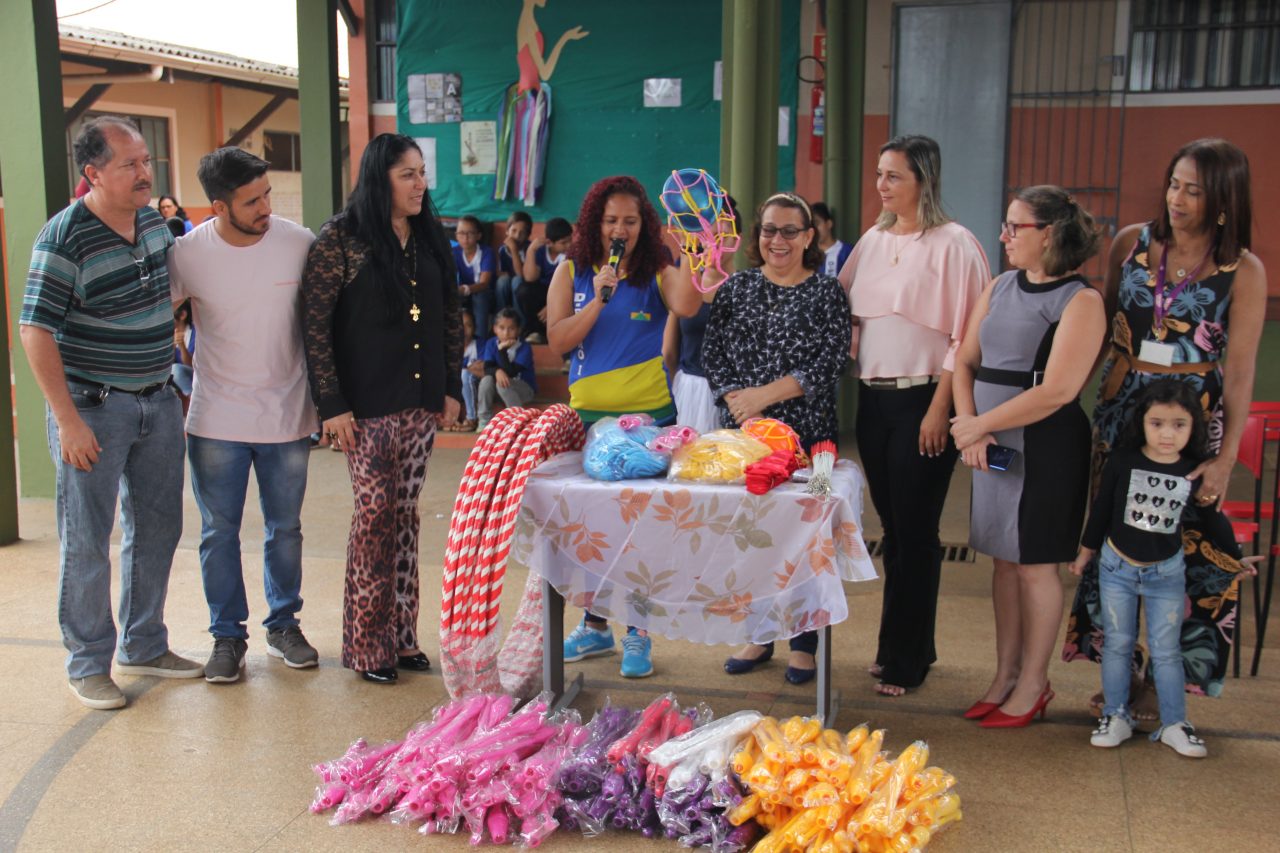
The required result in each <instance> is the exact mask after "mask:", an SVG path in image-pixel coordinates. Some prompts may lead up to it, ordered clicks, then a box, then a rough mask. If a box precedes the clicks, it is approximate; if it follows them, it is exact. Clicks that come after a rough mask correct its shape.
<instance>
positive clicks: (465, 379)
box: [443, 314, 484, 432]
mask: <svg viewBox="0 0 1280 853" xmlns="http://www.w3.org/2000/svg"><path fill="white" fill-rule="evenodd" d="M481 376H484V362H483V361H481V360H480V350H479V345H478V344H477V343H476V321H475V320H474V319H473V318H472V317H471V315H470V314H463V315H462V418H463V419H462V420H460V421H458V422H457V423H456V424H454V425H453V426H451V427H443V429H444V431H445V432H475V428H476V388H477V386H479V384H480V377H481Z"/></svg>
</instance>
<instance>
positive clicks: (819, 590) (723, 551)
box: [511, 452, 876, 716]
mask: <svg viewBox="0 0 1280 853" xmlns="http://www.w3.org/2000/svg"><path fill="white" fill-rule="evenodd" d="M862 486H863V477H862V472H861V471H860V470H859V468H858V466H857V465H856V464H854V463H853V462H850V461H848V460H840V461H839V462H837V464H836V468H835V471H834V472H833V474H832V490H831V494H830V495H829V496H828V497H815V496H813V495H810V494H808V493H807V492H806V487H805V484H803V483H798V482H789V483H784V484H783V485H781V486H778V487H777V488H775V489H773V490H771V491H769V492H767V493H765V494H763V495H753V494H751V493H749V492H748V491H747V490H746V489H745V488H744V487H742V486H726V485H703V484H693V483H679V482H669V481H667V480H665V479H650V480H626V481H622V482H613V483H610V482H601V481H598V480H593V479H591V478H590V477H588V476H587V475H586V474H584V473H583V471H582V454H581V453H576V452H575V453H562V454H560V455H558V456H555V457H553V458H552V459H549V460H547V461H546V462H544V463H543V464H542V465H541V466H539V467H538V468H537V469H535V470H534V471H533V473H532V475H531V476H530V477H529V481H528V484H527V486H526V487H525V493H524V499H523V502H522V503H521V507H520V514H519V517H518V519H517V521H516V531H515V537H514V539H513V541H512V547H511V556H512V559H513V560H515V561H516V562H517V563H521V564H524V565H526V566H528V568H529V569H530V570H531V571H533V572H534V573H535V574H537V575H539V576H540V577H541V578H542V579H543V581H544V592H545V593H546V594H547V596H546V605H547V611H548V613H547V617H548V618H547V620H546V622H545V623H544V624H545V625H546V627H547V629H548V630H546V631H545V632H544V634H545V643H546V646H545V660H544V682H546V686H547V688H548V689H550V690H552V691H553V692H555V693H560V692H562V690H563V666H564V664H563V659H562V654H563V648H562V637H563V623H562V621H561V620H562V618H563V616H562V613H563V601H562V600H561V597H563V599H564V600H567V601H568V602H569V603H570V604H572V605H573V606H575V607H582V608H588V609H590V610H591V612H592V613H597V614H599V615H600V616H604V617H607V618H609V619H610V620H613V621H616V622H619V623H623V624H627V625H634V626H636V627H638V628H643V629H645V630H648V631H651V632H653V633H655V634H660V635H662V636H664V637H669V638H671V639H681V640H691V641H695V642H702V643H727V644H742V643H747V642H752V643H768V642H771V641H775V640H785V639H788V638H790V637H794V636H795V635H797V634H800V633H802V632H804V631H819V654H818V666H819V677H818V681H819V713H820V714H822V715H823V716H826V714H827V713H828V712H829V711H830V710H831V705H830V702H829V689H830V678H829V667H830V643H829V638H830V626H832V625H834V624H837V623H839V622H842V621H844V620H845V619H846V618H848V615H849V609H848V603H847V599H846V597H845V592H844V587H843V582H844V581H866V580H873V579H874V578H875V577H876V570H875V566H874V565H873V564H872V562H871V559H870V557H869V556H868V555H867V549H866V546H865V544H864V543H863V540H862ZM554 593H558V595H556V594H554ZM553 611H554V612H553ZM824 693H825V694H826V696H824Z"/></svg>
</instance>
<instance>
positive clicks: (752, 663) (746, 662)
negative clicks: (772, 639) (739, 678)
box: [724, 643, 773, 675]
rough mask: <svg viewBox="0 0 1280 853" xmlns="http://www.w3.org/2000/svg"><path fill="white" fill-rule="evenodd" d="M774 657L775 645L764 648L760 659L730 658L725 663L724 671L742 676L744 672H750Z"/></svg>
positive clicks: (771, 644)
mask: <svg viewBox="0 0 1280 853" xmlns="http://www.w3.org/2000/svg"><path fill="white" fill-rule="evenodd" d="M772 657H773V643H770V644H769V645H767V646H765V647H764V651H763V652H762V653H761V654H760V657H758V658H751V659H747V658H728V659H726V660H725V662H724V671H725V672H727V673H729V674H730V675H742V674H743V673H744V672H750V671H751V670H753V669H755V668H756V667H758V666H760V664H762V663H764V662H765V661H767V660H769V659H770V658H772Z"/></svg>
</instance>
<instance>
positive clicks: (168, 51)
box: [58, 24, 347, 89]
mask: <svg viewBox="0 0 1280 853" xmlns="http://www.w3.org/2000/svg"><path fill="white" fill-rule="evenodd" d="M58 37H59V39H60V42H61V46H62V48H63V50H65V51H67V52H68V53H78V54H81V55H84V56H105V57H108V58H111V59H121V60H127V61H134V62H144V63H151V64H160V65H171V66H172V67H174V68H175V69H183V70H189V71H197V70H198V71H203V72H205V73H208V74H211V75H214V76H229V77H235V78H239V79H247V80H253V81H255V82H261V83H271V84H274V85H277V86H290V87H292V88H297V86H298V69H297V68H294V67H292V66H289V65H277V64H276V63H274V62H262V61H259V60H256V59H246V58H244V57H242V56H233V55H232V54H229V53H220V52H218V51H213V50H203V49H201V48H195V47H186V46H184V45H179V44H171V43H169V42H164V41H159V40H156V39H148V38H142V37H140V36H131V35H127V34H125V33H117V32H112V31H111V30H100V29H97V28H95V27H77V26H72V25H70V24H59V25H58ZM338 83H339V87H340V88H342V89H346V88H347V81H346V79H345V78H339V80H338Z"/></svg>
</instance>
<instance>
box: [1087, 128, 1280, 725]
mask: <svg viewBox="0 0 1280 853" xmlns="http://www.w3.org/2000/svg"><path fill="white" fill-rule="evenodd" d="M1251 229H1252V211H1251V206H1250V200H1249V163H1248V160H1247V158H1246V157H1245V155H1244V152H1242V151H1241V150H1240V149H1239V148H1237V147H1236V146H1235V145H1232V144H1231V143H1230V142H1227V141H1226V140H1222V139H1200V140H1196V141H1194V142H1190V143H1188V144H1187V145H1184V146H1183V147H1182V148H1181V149H1179V150H1178V152H1177V153H1176V154H1174V156H1173V159H1172V160H1171V161H1170V163H1169V167H1168V170H1167V172H1166V175H1165V204H1164V208H1163V210H1162V211H1161V214H1160V216H1159V217H1158V218H1157V219H1155V220H1154V221H1152V222H1149V223H1146V224H1139V225H1131V226H1129V227H1127V228H1125V229H1123V230H1122V231H1121V232H1120V233H1119V234H1117V235H1116V239H1115V241H1114V242H1113V243H1112V247H1111V255H1110V259H1109V265H1108V270H1107V280H1106V292H1105V294H1104V295H1105V297H1106V301H1107V308H1108V314H1109V315H1111V316H1112V317H1113V319H1112V337H1111V350H1110V354H1109V356H1108V358H1107V363H1106V366H1105V367H1104V369H1103V373H1102V382H1101V386H1100V388H1099V391H1098V403H1097V406H1096V408H1095V409H1094V413H1093V441H1094V446H1093V471H1094V474H1095V482H1096V475H1097V473H1098V472H1099V471H1101V469H1102V465H1103V463H1104V462H1105V461H1106V458H1107V455H1108V454H1109V453H1110V451H1111V448H1112V445H1113V442H1114V440H1115V438H1116V436H1117V435H1118V434H1119V432H1120V429H1121V427H1122V426H1123V425H1124V423H1125V422H1126V421H1127V420H1128V417H1129V415H1130V413H1131V412H1132V410H1133V406H1134V403H1135V401H1136V400H1137V398H1138V397H1139V396H1140V395H1141V392H1142V391H1143V389H1144V388H1146V387H1147V385H1149V384H1150V383H1152V382H1154V381H1156V380H1157V379H1165V378H1175V379H1180V380H1183V381H1185V382H1188V383H1190V384H1191V385H1192V386H1193V387H1194V388H1195V391H1196V396H1197V397H1198V398H1199V400H1200V404H1201V405H1202V406H1203V408H1204V413H1205V418H1206V419H1207V420H1208V426H1209V436H1210V444H1211V450H1212V452H1213V453H1214V454H1216V455H1215V456H1214V457H1212V458H1210V459H1209V461H1207V462H1206V463H1205V464H1204V465H1202V466H1201V467H1200V469H1199V470H1198V472H1193V474H1192V475H1191V476H1192V477H1193V478H1194V477H1195V476H1200V475H1202V476H1203V481H1202V483H1201V486H1200V488H1199V491H1198V492H1197V493H1196V499H1197V504H1198V505H1199V506H1200V507H1203V508H1205V509H1206V510H1212V509H1216V508H1217V507H1218V506H1219V505H1220V504H1221V502H1222V499H1223V497H1224V496H1225V494H1226V490H1227V483H1228V480H1229V478H1230V475H1231V469H1232V467H1233V466H1234V465H1235V459H1236V453H1237V451H1238V449H1239V445H1240V436H1241V434H1242V432H1243V430H1244V425H1245V420H1246V419H1247V417H1248V413H1249V400H1250V397H1251V395H1252V391H1253V377H1254V367H1255V361H1256V359H1257V354H1258V341H1259V338H1260V337H1261V334H1262V322H1263V317H1264V314H1265V309H1266V273H1265V271H1264V270H1263V266H1262V262H1261V261H1259V260H1258V258H1257V256H1256V255H1253V254H1252V253H1251V252H1250V251H1249V246H1250V233H1251ZM1224 362H1225V363H1224ZM1183 529H1184V533H1183V545H1184V549H1185V552H1186V561H1187V573H1186V574H1187V597H1188V602H1189V605H1188V606H1189V615H1188V617H1187V618H1186V620H1185V622H1184V624H1183V628H1182V654H1183V664H1184V667H1185V670H1186V682H1187V689H1188V690H1189V691H1192V692H1196V693H1205V694H1208V695H1210V696H1217V695H1219V694H1220V693H1221V692H1222V679H1223V677H1224V676H1225V674H1226V669H1227V658H1228V656H1229V654H1230V650H1231V642H1232V636H1233V634H1234V631H1235V621H1236V609H1237V605H1238V591H1239V587H1238V585H1237V584H1236V583H1235V581H1236V579H1237V577H1238V573H1239V571H1240V568H1241V567H1240V564H1239V563H1238V562H1236V561H1235V560H1234V559H1233V558H1231V557H1230V556H1229V554H1228V553H1227V552H1228V551H1230V550H1231V545H1232V543H1215V542H1211V541H1208V540H1207V539H1206V538H1205V535H1204V532H1203V531H1202V529H1201V525H1198V524H1197V523H1196V522H1195V520H1194V519H1189V520H1188V521H1187V522H1186V523H1185V524H1184V528H1183ZM1098 607H1099V605H1098V574H1097V565H1096V563H1095V564H1093V565H1091V566H1090V568H1089V569H1088V570H1087V571H1086V572H1085V575H1084V577H1083V578H1082V579H1081V582H1080V586H1079V587H1078V589H1077V591H1076V598H1075V602H1074V604H1073V605H1072V609H1071V618H1070V621H1069V622H1068V625H1067V636H1066V644H1065V647H1064V649H1063V657H1064V658H1065V659H1066V660H1079V659H1089V660H1093V661H1100V660H1101V657H1102V655H1101V651H1102V629H1101V625H1100V624H1099V611H1098ZM1135 662H1136V663H1137V664H1139V665H1140V664H1141V663H1142V661H1141V660H1140V659H1136V660H1135ZM1095 698H1096V697H1095ZM1134 705H1135V711H1136V714H1137V715H1138V716H1139V718H1140V719H1141V718H1143V716H1144V715H1143V709H1142V708H1140V707H1138V706H1139V701H1138V699H1137V698H1136V696H1135V698H1134ZM1147 711H1148V712H1149V709H1147Z"/></svg>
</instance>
